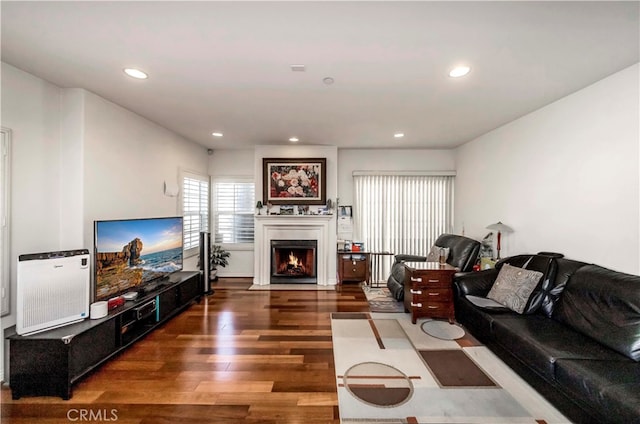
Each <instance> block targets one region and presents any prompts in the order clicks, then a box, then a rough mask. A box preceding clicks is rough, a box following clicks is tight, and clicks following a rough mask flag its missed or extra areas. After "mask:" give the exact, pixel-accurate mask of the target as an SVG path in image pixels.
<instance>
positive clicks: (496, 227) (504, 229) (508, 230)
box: [487, 221, 513, 260]
mask: <svg viewBox="0 0 640 424" xmlns="http://www.w3.org/2000/svg"><path fill="white" fill-rule="evenodd" d="M487 230H495V231H497V232H498V242H497V244H496V250H497V251H498V256H497V257H496V259H497V260H500V237H501V234H502V233H512V232H513V229H512V228H511V227H509V226H508V225H504V224H503V223H502V222H500V221H498V222H496V223H495V224H491V225H487Z"/></svg>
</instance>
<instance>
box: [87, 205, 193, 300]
mask: <svg viewBox="0 0 640 424" xmlns="http://www.w3.org/2000/svg"><path fill="white" fill-rule="evenodd" d="M94 242H95V246H94V276H95V279H94V281H95V284H94V287H95V301H99V300H107V299H110V298H112V297H114V296H118V295H120V294H122V293H125V292H127V291H136V290H140V289H142V288H143V287H144V286H145V285H147V284H149V283H151V282H154V281H156V280H158V279H161V278H165V277H167V276H168V275H169V274H171V273H173V272H176V271H180V270H182V260H183V251H182V246H183V227H182V217H181V216H176V217H166V218H146V219H121V220H112V221H95V222H94Z"/></svg>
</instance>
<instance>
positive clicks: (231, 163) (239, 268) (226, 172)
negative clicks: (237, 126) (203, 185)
mask: <svg viewBox="0 0 640 424" xmlns="http://www.w3.org/2000/svg"><path fill="white" fill-rule="evenodd" d="M209 175H210V176H211V178H212V179H215V178H217V177H242V178H249V179H254V150H253V149H233V150H214V152H213V154H212V155H211V156H209ZM256 196H259V194H258V192H256ZM256 201H257V198H256ZM212 210H213V209H212ZM210 224H211V234H213V224H214V223H213V216H212V219H211V223H210ZM225 248H226V249H227V250H228V251H229V253H230V254H231V255H230V256H229V265H228V266H226V267H224V268H218V276H220V277H252V276H253V244H251V245H250V246H241V247H240V246H225Z"/></svg>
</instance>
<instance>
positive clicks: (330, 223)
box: [253, 215, 336, 286]
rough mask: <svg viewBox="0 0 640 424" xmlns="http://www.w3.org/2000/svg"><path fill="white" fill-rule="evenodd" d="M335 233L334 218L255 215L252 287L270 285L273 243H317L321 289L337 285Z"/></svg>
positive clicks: (327, 216) (322, 216)
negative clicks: (285, 241) (294, 241)
mask: <svg viewBox="0 0 640 424" xmlns="http://www.w3.org/2000/svg"><path fill="white" fill-rule="evenodd" d="M334 232H335V227H334V215H256V217H255V235H254V246H255V252H254V253H255V254H254V265H255V266H254V277H253V283H254V284H256V285H267V284H270V283H271V281H270V280H271V240H317V241H318V247H317V251H316V253H317V256H316V258H317V277H318V285H323V286H324V285H335V284H336V272H335V269H336V268H335V263H336V240H335V234H333V233H334Z"/></svg>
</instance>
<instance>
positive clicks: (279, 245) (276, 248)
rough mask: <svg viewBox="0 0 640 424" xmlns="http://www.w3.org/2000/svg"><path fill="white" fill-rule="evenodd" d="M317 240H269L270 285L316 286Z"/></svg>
mask: <svg viewBox="0 0 640 424" xmlns="http://www.w3.org/2000/svg"><path fill="white" fill-rule="evenodd" d="M317 250H318V242H317V240H271V278H270V282H271V283H296V284H299V283H302V284H316V283H317V282H318V277H317V270H318V263H317V262H318V261H317Z"/></svg>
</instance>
